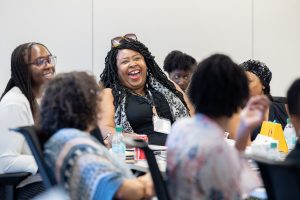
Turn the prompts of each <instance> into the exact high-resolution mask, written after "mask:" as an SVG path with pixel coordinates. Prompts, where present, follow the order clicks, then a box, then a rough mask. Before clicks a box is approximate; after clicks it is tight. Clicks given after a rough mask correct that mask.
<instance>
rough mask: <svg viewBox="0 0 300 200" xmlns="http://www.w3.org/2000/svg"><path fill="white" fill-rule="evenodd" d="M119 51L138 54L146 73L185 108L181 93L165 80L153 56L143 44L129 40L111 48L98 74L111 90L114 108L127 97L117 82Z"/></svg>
mask: <svg viewBox="0 0 300 200" xmlns="http://www.w3.org/2000/svg"><path fill="white" fill-rule="evenodd" d="M121 49H130V50H133V51H136V52H139V53H140V54H141V55H142V56H143V57H144V59H145V62H146V65H147V73H148V74H151V75H152V76H153V77H154V78H155V79H156V80H157V81H158V82H160V83H161V84H162V85H163V86H165V87H166V88H168V89H169V90H170V91H171V92H173V93H174V94H175V95H176V96H177V97H178V98H179V99H180V100H181V101H182V103H183V104H184V105H185V106H186V107H187V104H186V102H185V101H184V99H183V95H182V93H181V92H179V91H178V90H177V89H176V87H175V85H174V84H173V83H172V82H171V81H170V80H169V79H168V78H167V76H166V75H165V73H164V72H163V71H162V70H161V68H160V67H159V66H158V65H157V63H156V62H155V60H154V56H152V55H151V53H150V52H149V50H148V48H147V47H146V46H145V45H144V44H143V43H141V42H139V41H135V40H131V39H126V40H122V41H121V45H119V46H118V47H113V48H111V50H110V51H109V52H108V53H107V56H106V58H105V68H104V70H103V72H102V73H101V74H100V80H101V82H102V83H103V85H104V87H106V88H111V89H112V94H113V96H114V105H115V106H116V105H118V104H119V102H120V100H121V99H123V98H124V97H125V96H127V95H128V89H126V88H125V87H124V86H123V85H122V84H121V82H120V80H119V77H118V68H117V64H116V57H117V55H118V51H119V50H121ZM148 83H149V79H148V76H147V80H146V84H148Z"/></svg>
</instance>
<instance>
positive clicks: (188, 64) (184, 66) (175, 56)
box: [163, 50, 197, 73]
mask: <svg viewBox="0 0 300 200" xmlns="http://www.w3.org/2000/svg"><path fill="white" fill-rule="evenodd" d="M196 64H197V62H196V60H195V58H193V57H192V56H190V55H188V54H185V53H183V52H181V51H178V50H174V51H171V52H170V53H169V54H168V55H167V56H166V58H165V60H164V66H163V68H164V70H165V71H166V72H168V73H170V72H172V71H174V70H183V71H192V70H193V67H194V66H195V65H196Z"/></svg>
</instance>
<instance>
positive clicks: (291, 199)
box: [254, 157, 300, 200]
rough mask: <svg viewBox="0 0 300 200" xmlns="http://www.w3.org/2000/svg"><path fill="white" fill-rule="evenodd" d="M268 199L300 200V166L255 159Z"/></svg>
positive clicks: (286, 162) (285, 162) (291, 163)
mask: <svg viewBox="0 0 300 200" xmlns="http://www.w3.org/2000/svg"><path fill="white" fill-rule="evenodd" d="M254 161H255V162H256V163H257V164H258V167H259V169H260V173H261V177H262V179H263V182H264V185H265V188H266V191H267V195H268V199H272V200H285V199H288V200H297V199H300V166H299V165H298V164H296V163H293V162H288V161H284V162H278V161H272V160H267V159H264V158H260V157H255V158H254Z"/></svg>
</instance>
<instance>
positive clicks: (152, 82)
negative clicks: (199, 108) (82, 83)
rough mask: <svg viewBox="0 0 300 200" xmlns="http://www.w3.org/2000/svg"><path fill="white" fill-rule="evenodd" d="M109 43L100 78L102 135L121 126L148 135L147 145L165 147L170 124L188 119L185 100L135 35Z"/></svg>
mask: <svg viewBox="0 0 300 200" xmlns="http://www.w3.org/2000/svg"><path fill="white" fill-rule="evenodd" d="M111 44H112V46H111V50H110V51H109V52H108V54H107V56H106V58H105V68H104V70H103V72H102V74H101V75H100V79H101V81H102V82H103V84H104V87H106V89H104V91H103V101H102V103H103V109H102V115H101V117H102V118H101V120H100V128H101V132H102V133H103V134H109V133H114V127H115V125H118V124H120V125H122V126H123V129H124V131H125V132H127V133H130V134H132V133H137V134H146V135H148V138H149V143H150V144H156V145H165V141H166V138H167V134H168V133H169V132H170V127H171V124H172V123H173V122H174V121H176V120H177V119H179V118H183V117H187V116H189V110H190V109H189V108H190V106H188V104H187V99H186V98H185V96H184V94H183V92H182V90H181V89H180V88H179V87H178V86H177V85H176V84H174V83H173V82H171V81H170V80H169V79H168V78H167V77H166V75H165V74H164V73H163V71H162V70H161V69H160V67H159V66H158V65H157V63H156V62H155V60H154V57H153V56H152V55H151V53H150V52H149V50H148V48H147V47H146V46H145V45H144V44H142V43H141V42H139V41H138V40H137V37H136V35H135V34H127V35H125V36H122V37H116V38H113V39H112V40H111Z"/></svg>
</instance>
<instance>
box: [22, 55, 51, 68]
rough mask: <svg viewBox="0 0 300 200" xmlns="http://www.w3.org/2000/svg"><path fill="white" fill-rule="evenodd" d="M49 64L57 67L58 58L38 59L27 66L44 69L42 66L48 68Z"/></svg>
mask: <svg viewBox="0 0 300 200" xmlns="http://www.w3.org/2000/svg"><path fill="white" fill-rule="evenodd" d="M47 63H49V64H51V65H53V66H55V65H56V56H48V57H42V58H37V59H36V60H35V61H33V62H32V63H28V64H27V65H36V66H38V67H42V66H46V64H47Z"/></svg>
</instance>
